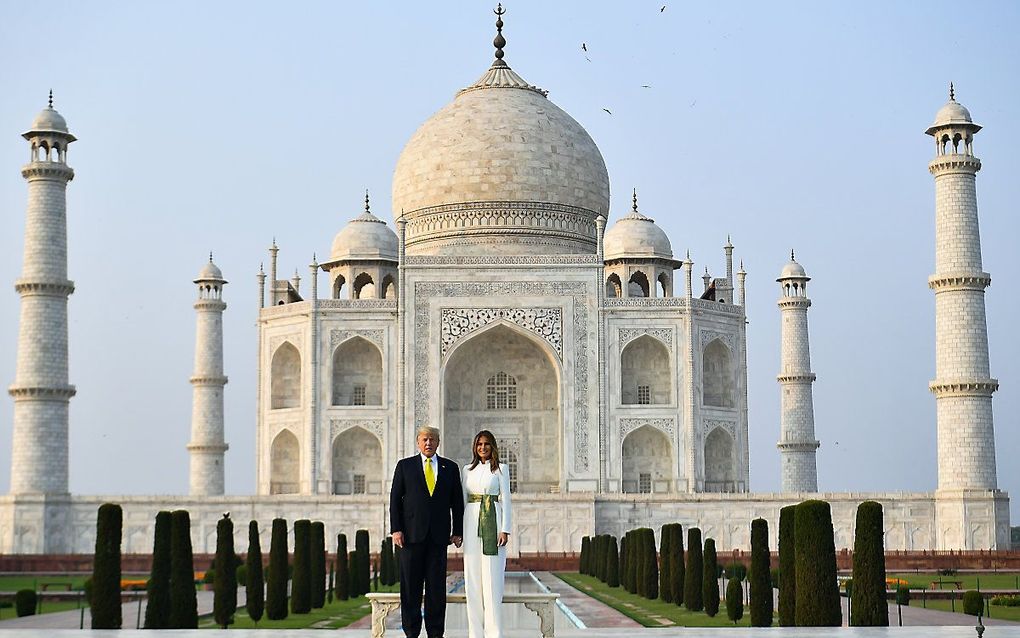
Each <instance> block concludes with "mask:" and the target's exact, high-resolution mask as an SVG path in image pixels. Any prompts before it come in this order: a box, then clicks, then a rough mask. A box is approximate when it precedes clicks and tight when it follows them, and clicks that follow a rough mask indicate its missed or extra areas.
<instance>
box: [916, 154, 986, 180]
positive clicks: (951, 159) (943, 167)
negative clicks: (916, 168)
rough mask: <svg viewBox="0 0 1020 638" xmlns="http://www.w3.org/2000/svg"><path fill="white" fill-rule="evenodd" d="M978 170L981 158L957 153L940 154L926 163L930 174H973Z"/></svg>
mask: <svg viewBox="0 0 1020 638" xmlns="http://www.w3.org/2000/svg"><path fill="white" fill-rule="evenodd" d="M979 170H981V160H979V159H978V158H976V157H974V156H973V155H960V154H958V153H951V154H949V155H940V156H938V157H936V158H935V159H933V160H932V161H931V163H930V164H928V172H930V173H931V174H932V175H939V174H942V173H970V174H974V173H976V172H978V171H979Z"/></svg>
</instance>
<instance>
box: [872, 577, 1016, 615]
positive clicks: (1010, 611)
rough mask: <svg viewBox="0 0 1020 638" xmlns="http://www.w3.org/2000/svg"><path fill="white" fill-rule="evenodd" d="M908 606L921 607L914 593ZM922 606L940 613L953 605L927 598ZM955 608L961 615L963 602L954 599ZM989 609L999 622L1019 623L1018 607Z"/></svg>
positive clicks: (919, 599) (945, 601) (946, 601)
mask: <svg viewBox="0 0 1020 638" xmlns="http://www.w3.org/2000/svg"><path fill="white" fill-rule="evenodd" d="M984 582H985V579H984V578H982V579H981V584H982V586H983V585H984ZM910 606H911V607H920V606H921V597H920V595H918V594H916V593H913V594H911V600H910ZM924 606H925V607H926V608H927V609H940V610H942V611H953V606H954V605H953V603H952V602H951V601H948V600H932V599H930V598H929V599H927V600H926V601H925V602H924ZM955 607H956V613H958V614H962V613H963V602H962V601H961V600H960V599H959V598H957V599H956V604H955ZM989 609H990V610H991V616H992V618H998V619H999V620H1012V621H1014V622H1020V607H1000V606H998V605H991V606H990V607H989ZM890 613H892V612H890Z"/></svg>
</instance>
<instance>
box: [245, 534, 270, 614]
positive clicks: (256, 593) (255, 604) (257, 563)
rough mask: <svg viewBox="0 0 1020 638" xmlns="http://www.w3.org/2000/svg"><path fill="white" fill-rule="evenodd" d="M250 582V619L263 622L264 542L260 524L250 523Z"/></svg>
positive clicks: (264, 587)
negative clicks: (261, 536)
mask: <svg viewBox="0 0 1020 638" xmlns="http://www.w3.org/2000/svg"><path fill="white" fill-rule="evenodd" d="M245 565H246V567H247V572H248V582H247V583H246V584H245V598H246V599H247V602H246V603H245V606H246V607H247V609H248V617H249V618H251V619H252V621H254V622H256V623H257V622H258V621H260V620H262V614H263V612H265V610H266V586H265V576H264V575H263V573H262V542H261V541H260V540H259V524H258V522H257V521H251V522H249V523H248V555H247V556H246V557H245Z"/></svg>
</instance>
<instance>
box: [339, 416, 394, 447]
mask: <svg viewBox="0 0 1020 638" xmlns="http://www.w3.org/2000/svg"><path fill="white" fill-rule="evenodd" d="M383 426H384V424H383V420H382V419H330V420H329V440H330V441H333V440H335V439H336V437H337V435H339V434H340V433H341V432H344V431H346V430H349V429H351V428H362V429H364V430H367V431H368V432H371V433H372V434H374V435H375V436H376V437H377V438H378V439H379V443H380V444H382V442H383Z"/></svg>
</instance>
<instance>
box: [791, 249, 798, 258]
mask: <svg viewBox="0 0 1020 638" xmlns="http://www.w3.org/2000/svg"><path fill="white" fill-rule="evenodd" d="M790 261H797V260H796V259H794V258H793V249H792V248H791V249H790Z"/></svg>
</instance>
